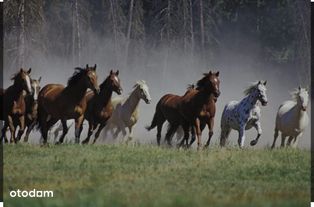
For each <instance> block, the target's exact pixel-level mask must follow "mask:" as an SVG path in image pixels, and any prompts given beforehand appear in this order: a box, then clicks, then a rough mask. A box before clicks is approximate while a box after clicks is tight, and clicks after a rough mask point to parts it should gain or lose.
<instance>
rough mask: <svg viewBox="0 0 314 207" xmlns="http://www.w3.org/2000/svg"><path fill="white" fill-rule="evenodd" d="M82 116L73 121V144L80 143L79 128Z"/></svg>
mask: <svg viewBox="0 0 314 207" xmlns="http://www.w3.org/2000/svg"><path fill="white" fill-rule="evenodd" d="M83 121H84V115H81V116H80V117H79V118H78V119H75V144H79V143H80V134H81V133H80V132H81V131H82V129H81V127H83V126H82V125H83Z"/></svg>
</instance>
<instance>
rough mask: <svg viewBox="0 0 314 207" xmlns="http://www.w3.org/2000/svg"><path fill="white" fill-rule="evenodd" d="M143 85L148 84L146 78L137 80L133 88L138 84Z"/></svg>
mask: <svg viewBox="0 0 314 207" xmlns="http://www.w3.org/2000/svg"><path fill="white" fill-rule="evenodd" d="M143 85H146V82H145V81H144V80H139V81H136V83H135V84H134V86H133V88H136V87H138V86H143Z"/></svg>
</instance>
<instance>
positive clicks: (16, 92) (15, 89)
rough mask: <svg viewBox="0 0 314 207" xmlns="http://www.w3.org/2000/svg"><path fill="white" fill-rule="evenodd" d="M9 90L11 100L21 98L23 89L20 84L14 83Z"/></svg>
mask: <svg viewBox="0 0 314 207" xmlns="http://www.w3.org/2000/svg"><path fill="white" fill-rule="evenodd" d="M10 88H11V91H12V95H13V98H14V99H15V100H16V99H19V98H21V96H23V90H24V89H23V87H22V85H21V84H19V83H17V82H16V81H14V83H13V85H12V86H11V87H10Z"/></svg>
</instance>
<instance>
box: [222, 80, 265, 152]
mask: <svg viewBox="0 0 314 207" xmlns="http://www.w3.org/2000/svg"><path fill="white" fill-rule="evenodd" d="M265 86H266V81H265V82H261V81H258V82H255V83H253V84H252V85H251V86H250V87H249V88H247V89H246V90H245V91H244V94H245V95H246V96H245V97H244V98H243V99H242V100H241V101H240V102H238V101H230V102H229V103H228V104H227V105H226V106H225V108H224V111H223V113H222V117H221V135H220V145H221V146H222V147H223V146H225V145H226V140H227V139H228V136H229V134H230V131H231V129H234V130H237V131H238V132H239V138H238V144H239V147H240V148H242V147H243V146H244V141H245V130H249V129H250V128H252V127H254V128H255V129H256V130H257V133H258V134H257V137H256V139H255V140H252V141H251V146H253V145H256V144H257V141H258V139H259V137H260V136H261V134H262V128H261V123H260V117H261V109H260V107H259V105H258V101H260V102H261V103H262V105H263V106H266V105H267V96H266V87H265Z"/></svg>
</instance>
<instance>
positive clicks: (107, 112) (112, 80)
mask: <svg viewBox="0 0 314 207" xmlns="http://www.w3.org/2000/svg"><path fill="white" fill-rule="evenodd" d="M118 75H119V70H118V71H117V72H113V71H112V70H111V71H110V74H109V76H108V77H107V78H106V79H105V80H104V82H103V83H102V84H101V85H100V93H99V94H97V95H95V94H93V93H87V94H86V99H87V110H86V112H85V119H86V120H87V121H88V125H89V128H88V135H87V138H86V139H85V140H84V141H83V142H82V143H83V144H87V143H88V142H89V139H90V137H91V135H92V134H93V131H94V130H95V129H96V128H97V127H98V126H99V128H98V130H97V132H96V134H95V139H94V142H93V143H95V142H96V140H97V138H98V137H99V134H100V132H101V130H102V129H103V128H104V127H105V126H106V124H107V121H108V119H109V118H110V117H111V115H112V111H113V106H112V103H111V96H112V93H113V92H116V93H117V94H118V95H120V94H121V92H122V88H121V85H120V79H119V77H118Z"/></svg>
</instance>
